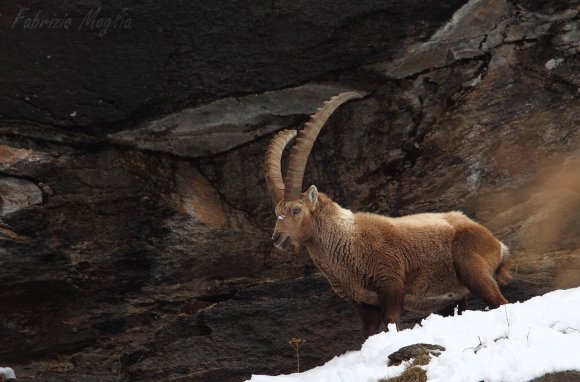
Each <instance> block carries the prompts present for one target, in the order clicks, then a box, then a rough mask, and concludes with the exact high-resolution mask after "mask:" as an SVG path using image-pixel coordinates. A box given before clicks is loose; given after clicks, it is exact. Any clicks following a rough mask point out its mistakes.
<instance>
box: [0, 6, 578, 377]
mask: <svg viewBox="0 0 580 382" xmlns="http://www.w3.org/2000/svg"><path fill="white" fill-rule="evenodd" d="M125 7H126V8H115V7H112V6H106V5H105V4H101V2H100V1H86V2H75V3H74V4H73V2H62V3H61V4H60V5H49V4H48V3H47V4H43V2H38V1H36V2H35V1H24V2H22V1H13V0H8V1H6V2H4V3H3V5H2V9H0V30H1V31H2V33H1V34H0V40H1V41H2V42H3V44H2V45H3V46H4V47H5V48H3V53H2V60H0V68H1V70H0V73H1V74H0V79H1V83H2V86H1V87H0V219H1V220H0V242H1V246H0V285H2V288H1V289H0V317H2V318H1V320H0V338H1V339H2V347H1V348H0V360H1V361H2V362H3V363H4V365H1V366H11V367H13V368H14V369H15V371H16V374H17V376H18V377H19V380H24V381H26V380H42V381H59V382H65V381H75V382H76V381H86V382H89V381H99V382H101V381H105V382H106V381H119V380H121V381H159V380H167V381H239V380H242V379H243V378H245V377H248V376H249V375H250V374H252V373H272V374H274V373H288V372H292V371H293V370H294V368H295V358H294V357H295V353H294V349H293V348H292V346H291V345H289V344H288V341H289V340H290V339H291V338H293V337H299V338H303V339H305V340H306V341H307V342H306V343H305V345H303V347H302V348H301V364H302V367H303V368H310V367H313V366H316V365H319V364H321V363H323V362H324V361H326V360H328V359H330V358H332V357H333V356H335V355H337V354H340V353H342V352H344V351H346V350H349V349H355V348H357V346H360V344H361V342H362V337H361V335H360V331H359V323H358V320H357V319H356V317H355V315H354V313H353V312H352V311H351V309H350V308H349V307H348V306H347V305H346V304H345V303H344V302H342V301H341V300H339V299H338V298H336V297H335V296H334V295H333V294H332V293H331V292H330V289H329V287H328V285H327V283H326V281H325V280H324V278H323V277H322V276H320V274H318V273H317V270H316V268H315V267H314V265H313V264H312V263H311V261H310V259H309V258H308V256H307V255H306V254H305V253H300V254H298V255H290V254H286V253H282V252H279V251H277V250H273V249H272V246H271V244H270V235H271V229H272V226H273V215H272V211H271V210H270V201H269V197H268V195H267V193H266V187H265V183H264V179H263V177H262V168H261V160H262V156H263V152H264V150H265V146H266V144H267V142H268V140H269V138H270V136H271V134H272V133H273V132H275V131H277V130H280V129H283V128H289V127H290V128H297V127H299V126H300V125H301V124H302V123H304V122H305V121H306V119H307V117H308V114H310V113H311V112H312V111H314V110H315V109H316V107H317V106H318V105H319V104H320V103H321V102H322V101H323V100H325V99H327V98H329V97H330V96H331V95H334V94H336V93H339V92H341V91H344V90H356V91H359V92H362V93H364V94H366V96H365V98H363V99H362V100H360V101H355V102H352V103H350V104H348V105H346V106H345V107H343V108H341V109H340V110H339V111H338V112H337V113H336V114H335V115H334V116H333V117H332V118H331V120H330V121H329V123H328V124H327V127H326V128H325V129H324V130H323V132H322V134H321V136H320V138H319V140H318V141H317V143H316V145H315V147H314V150H313V153H312V155H311V158H310V161H309V167H308V169H307V173H306V178H305V182H307V183H308V184H310V183H312V184H316V185H317V186H318V188H319V189H320V190H321V191H324V192H326V193H328V194H329V195H330V196H332V197H333V198H334V199H335V200H336V201H337V202H339V203H340V204H342V205H343V206H345V207H348V208H351V209H353V210H366V211H372V212H379V213H385V214H389V215H393V216H398V215H403V214H408V213H414V212H424V211H444V210H448V209H461V210H463V211H464V212H465V213H467V214H468V215H469V216H471V217H473V218H475V219H476V220H478V221H480V222H481V223H483V224H485V225H486V226H488V227H489V228H490V229H491V230H492V231H493V232H494V233H495V234H496V235H497V236H498V237H499V238H501V239H502V241H504V242H505V243H507V244H508V245H509V246H510V247H511V249H512V252H513V254H514V257H515V259H516V268H515V272H516V277H515V280H514V281H513V282H512V284H510V285H509V286H508V287H506V289H505V293H506V296H507V297H508V299H509V300H510V301H514V300H520V299H526V298H529V297H530V296H533V295H536V294H539V293H542V292H544V291H546V290H550V289H554V288H560V287H570V286H575V285H578V284H580V282H579V280H578V276H577V275H578V273H579V272H580V262H579V261H578V259H579V258H580V208H579V207H580V171H579V170H578V168H580V167H579V165H580V151H579V148H580V129H579V124H578V116H579V115H580V113H579V110H580V104H579V102H578V89H579V86H580V78H579V77H578V73H579V72H580V61H579V60H578V53H579V52H580V32H579V28H578V27H579V22H578V14H579V10H580V8H579V6H578V4H577V2H575V1H565V2H562V1H555V0H546V1H541V2H537V1H527V0H517V1H510V2H508V1H502V0H471V1H451V2H440V1H407V2H397V1H387V2H378V1H359V2H348V1H326V0H324V1H319V2H317V3H316V4H311V3H308V2H296V1H281V2H276V3H275V4H274V3H272V2H265V1H255V2H253V3H252V4H251V6H249V5H248V3H247V2H243V3H239V4H238V2H232V1H230V2H228V4H227V5H226V4H224V5H221V6H220V5H218V4H214V3H211V4H210V3H207V4H205V3H203V2H202V3H199V4H193V3H191V4H190V3H183V2H176V3H172V4H166V5H161V4H155V3H153V2H151V1H147V2H141V1H128V2H125ZM56 19H58V20H56ZM35 20H38V22H36V21H35ZM107 20H109V21H107ZM43 21H44V23H43ZM66 25H68V27H66ZM107 25H108V26H107ZM473 306H474V307H477V306H478V305H477V301H474V302H473ZM409 318H410V317H409ZM410 319H411V318H410ZM386 356H387V355H385V358H386Z"/></svg>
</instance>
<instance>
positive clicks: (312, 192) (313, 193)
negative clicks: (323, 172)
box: [306, 185, 318, 205]
mask: <svg viewBox="0 0 580 382" xmlns="http://www.w3.org/2000/svg"><path fill="white" fill-rule="evenodd" d="M306 195H308V201H309V202H310V204H312V205H315V204H316V202H317V201H318V190H317V189H316V186H315V185H312V186H310V188H309V189H308V191H306Z"/></svg>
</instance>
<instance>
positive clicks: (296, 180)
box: [264, 92, 362, 251]
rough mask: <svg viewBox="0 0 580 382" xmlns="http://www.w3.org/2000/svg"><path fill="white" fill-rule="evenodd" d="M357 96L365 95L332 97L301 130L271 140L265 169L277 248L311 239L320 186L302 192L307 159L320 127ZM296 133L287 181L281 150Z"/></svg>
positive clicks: (349, 94)
mask: <svg viewBox="0 0 580 382" xmlns="http://www.w3.org/2000/svg"><path fill="white" fill-rule="evenodd" d="M358 98H362V96H361V95H360V94H358V93H354V92H348V93H341V94H339V95H337V96H335V97H332V98H331V99H330V100H329V101H326V102H325V103H324V105H323V106H322V107H321V108H319V109H318V110H316V113H314V114H313V115H311V116H310V120H309V121H308V122H307V123H306V124H305V125H304V128H303V129H302V130H300V131H299V132H298V133H296V130H283V131H280V132H279V133H278V134H276V136H274V138H273V139H272V141H271V142H270V145H269V146H268V150H267V151H266V159H265V162H264V170H265V175H266V184H267V186H268V191H269V193H270V196H271V198H272V202H273V203H274V209H275V213H276V217H277V220H276V226H275V227H274V234H273V235H272V240H273V241H274V246H276V247H277V248H279V249H291V250H293V251H295V250H297V249H298V248H299V246H300V243H301V242H304V241H306V240H308V239H310V238H311V237H312V235H313V234H314V232H315V227H314V219H313V216H314V214H315V212H316V208H317V203H318V190H317V189H316V187H315V186H310V188H309V189H308V190H307V191H306V192H304V193H302V192H301V191H302V180H303V178H304V170H305V169H306V162H307V161H308V156H309V155H310V151H311V150H312V145H313V144H314V141H315V140H316V137H318V133H319V132H320V129H321V128H322V126H324V124H325V123H326V121H327V120H328V118H329V117H330V116H331V115H332V113H333V112H334V111H335V110H336V109H337V108H338V107H339V106H340V105H342V104H343V103H345V102H348V101H350V100H352V99H358ZM295 136H297V138H296V144H295V145H294V146H293V147H292V149H291V151H290V158H289V163H288V169H287V171H286V184H285V183H284V179H283V178H282V170H281V167H282V166H281V159H282V152H283V151H284V148H285V147H286V145H287V144H288V142H290V140H292V138H294V137H295Z"/></svg>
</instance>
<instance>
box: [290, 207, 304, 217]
mask: <svg viewBox="0 0 580 382" xmlns="http://www.w3.org/2000/svg"><path fill="white" fill-rule="evenodd" d="M300 212H302V209H301V208H294V209H293V210H292V215H294V216H296V215H298V214H299V213H300Z"/></svg>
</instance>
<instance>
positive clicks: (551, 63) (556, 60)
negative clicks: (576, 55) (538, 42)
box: [544, 58, 564, 70]
mask: <svg viewBox="0 0 580 382" xmlns="http://www.w3.org/2000/svg"><path fill="white" fill-rule="evenodd" d="M562 61H564V59H563V58H552V59H550V60H548V61H547V62H546V65H544V66H545V67H546V69H548V70H552V69H554V68H556V67H557V66H558V65H560V64H561V63H562Z"/></svg>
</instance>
